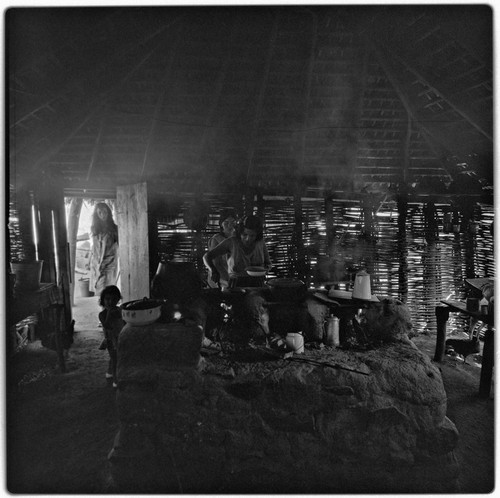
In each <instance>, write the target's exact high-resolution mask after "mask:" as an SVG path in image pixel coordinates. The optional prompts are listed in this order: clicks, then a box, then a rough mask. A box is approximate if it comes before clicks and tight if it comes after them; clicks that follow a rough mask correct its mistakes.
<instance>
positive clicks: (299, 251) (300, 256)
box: [293, 188, 308, 281]
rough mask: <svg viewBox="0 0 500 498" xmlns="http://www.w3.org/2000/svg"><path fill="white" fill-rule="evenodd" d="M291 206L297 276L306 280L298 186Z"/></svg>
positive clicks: (300, 202) (300, 196)
mask: <svg viewBox="0 0 500 498" xmlns="http://www.w3.org/2000/svg"><path fill="white" fill-rule="evenodd" d="M293 207H294V217H295V227H294V242H295V247H296V259H297V264H296V266H297V268H296V272H297V276H298V277H299V278H300V279H302V280H304V281H305V280H306V278H307V276H308V275H307V274H308V271H307V265H306V251H305V248H304V234H303V230H302V227H303V224H304V214H303V211H302V195H301V190H300V188H298V189H296V190H295V192H294V195H293Z"/></svg>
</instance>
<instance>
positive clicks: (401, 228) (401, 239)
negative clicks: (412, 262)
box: [397, 194, 408, 303]
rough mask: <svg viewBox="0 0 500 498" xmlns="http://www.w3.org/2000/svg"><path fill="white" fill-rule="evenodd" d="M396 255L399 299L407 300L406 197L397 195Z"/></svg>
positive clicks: (404, 301)
mask: <svg viewBox="0 0 500 498" xmlns="http://www.w3.org/2000/svg"><path fill="white" fill-rule="evenodd" d="M397 206H398V254H399V270H398V277H399V278H398V280H399V298H400V299H401V301H403V303H406V301H407V299H408V244H407V241H406V220H407V218H408V196H407V195H406V194H403V195H398V197H397Z"/></svg>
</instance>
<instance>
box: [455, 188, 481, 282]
mask: <svg viewBox="0 0 500 498" xmlns="http://www.w3.org/2000/svg"><path fill="white" fill-rule="evenodd" d="M474 207H475V205H474V203H473V202H471V201H470V200H469V199H467V198H462V199H460V200H459V209H460V213H461V214H462V222H461V223H460V232H461V233H462V240H463V243H464V252H465V278H475V277H476V272H475V264H474V255H475V247H474V242H475V235H474V234H473V233H471V231H470V229H469V226H470V222H471V221H472V220H473V219H474ZM457 238H459V239H460V235H457Z"/></svg>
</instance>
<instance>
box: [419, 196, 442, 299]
mask: <svg viewBox="0 0 500 498" xmlns="http://www.w3.org/2000/svg"><path fill="white" fill-rule="evenodd" d="M424 226H425V240H426V241H427V246H426V248H425V249H424V254H423V257H422V264H423V267H424V273H423V288H424V293H423V303H422V304H423V306H424V307H426V308H430V307H434V306H435V303H436V301H438V300H439V299H440V295H438V279H440V278H441V276H440V274H439V252H438V248H437V239H438V221H437V213H436V207H435V205H434V202H428V203H427V204H425V205H424Z"/></svg>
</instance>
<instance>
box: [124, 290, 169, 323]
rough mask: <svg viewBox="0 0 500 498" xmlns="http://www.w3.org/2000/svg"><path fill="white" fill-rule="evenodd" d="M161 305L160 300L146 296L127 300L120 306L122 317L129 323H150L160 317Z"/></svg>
mask: <svg viewBox="0 0 500 498" xmlns="http://www.w3.org/2000/svg"><path fill="white" fill-rule="evenodd" d="M161 305H162V302H161V301H156V300H154V299H148V298H146V297H145V298H144V299H138V300H136V301H128V302H126V303H123V304H122V306H121V309H122V318H123V320H124V321H125V322H127V323H130V325H134V326H142V325H150V324H151V323H154V322H156V320H158V318H160V315H161Z"/></svg>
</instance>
